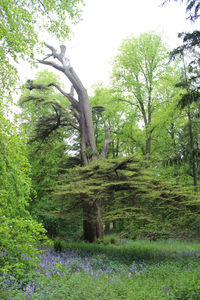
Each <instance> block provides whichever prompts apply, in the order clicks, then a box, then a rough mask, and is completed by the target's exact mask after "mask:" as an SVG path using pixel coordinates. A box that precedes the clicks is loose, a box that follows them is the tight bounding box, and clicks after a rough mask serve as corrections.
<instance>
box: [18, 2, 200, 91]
mask: <svg viewBox="0 0 200 300" xmlns="http://www.w3.org/2000/svg"><path fill="white" fill-rule="evenodd" d="M85 2H86V6H85V7H84V12H83V15H82V19H83V21H81V22H80V23H79V24H78V25H76V27H75V29H74V36H73V37H72V39H71V41H66V43H65V44H66V46H67V48H68V49H67V56H68V57H69V59H70V61H71V65H72V66H73V68H74V69H75V71H76V73H77V74H78V75H79V77H80V78H81V80H82V82H83V84H84V85H85V87H86V88H90V87H91V86H92V85H93V84H95V83H97V82H104V83H105V84H108V83H109V74H110V71H111V61H112V58H113V57H114V56H115V55H116V51H117V48H118V47H119V46H120V44H121V43H122V41H123V39H124V38H126V37H130V36H138V35H139V34H140V33H142V32H147V31H152V30H155V31H156V32H158V33H161V34H162V35H163V37H164V39H165V41H166V42H167V43H168V45H169V46H170V47H171V48H173V47H176V46H177V45H178V43H180V42H181V40H179V39H178V38H177V34H178V32H182V31H189V30H193V29H198V26H197V23H195V24H194V25H192V24H191V22H190V21H189V20H188V21H187V20H186V14H185V6H184V5H183V4H182V5H181V4H179V3H176V2H173V1H171V2H170V3H168V4H167V5H165V6H164V7H161V3H162V0H85ZM47 42H49V43H51V44H52V41H47ZM54 46H55V47H56V46H57V45H54ZM49 70H51V71H52V69H50V68H49ZM27 71H28V70H27ZM23 74H24V70H23ZM26 77H27V78H30V77H33V76H30V74H28V75H27V76H26Z"/></svg>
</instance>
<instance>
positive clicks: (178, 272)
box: [0, 236, 200, 300]
mask: <svg viewBox="0 0 200 300" xmlns="http://www.w3.org/2000/svg"><path fill="white" fill-rule="evenodd" d="M56 250H57V251H56ZM58 250H59V251H58ZM199 258H200V244H199V243H198V242H186V241H178V240H174V239H168V240H158V241H148V240H135V241H124V240H120V239H117V237H115V236H114V237H113V236H108V237H105V240H104V243H103V244H89V243H85V242H66V241H58V240H56V241H55V242H54V248H53V247H52V248H49V249H45V250H44V251H43V252H42V253H41V254H40V262H38V263H37V267H36V268H35V269H33V270H32V271H31V272H29V273H27V274H24V275H23V276H22V277H21V278H20V277H19V278H17V277H14V276H9V275H2V276H1V283H0V299H13V300H17V299H22V300H23V299H24V300H25V299H46V300H47V299H70V300H71V299H81V300H84V299H85V300H86V299H87V300H88V299H113V300H114V299H130V300H131V299H148V300H149V299H159V300H161V299H182V300H183V299H200V266H199ZM27 259H29V258H28V257H27Z"/></svg>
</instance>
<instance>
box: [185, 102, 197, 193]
mask: <svg viewBox="0 0 200 300" xmlns="http://www.w3.org/2000/svg"><path fill="white" fill-rule="evenodd" d="M187 115H188V130H189V136H190V148H191V164H192V176H193V185H194V191H195V193H197V168H196V161H195V149H194V138H193V130H192V119H191V112H190V106H189V105H188V111H187Z"/></svg>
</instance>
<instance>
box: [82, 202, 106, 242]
mask: <svg viewBox="0 0 200 300" xmlns="http://www.w3.org/2000/svg"><path fill="white" fill-rule="evenodd" d="M102 207H103V200H102V199H97V200H96V201H95V202H94V203H93V204H89V203H88V200H87V201H86V202H85V203H84V204H83V239H84V240H86V241H88V242H90V243H94V242H96V241H97V240H98V239H100V240H102V239H103V225H102Z"/></svg>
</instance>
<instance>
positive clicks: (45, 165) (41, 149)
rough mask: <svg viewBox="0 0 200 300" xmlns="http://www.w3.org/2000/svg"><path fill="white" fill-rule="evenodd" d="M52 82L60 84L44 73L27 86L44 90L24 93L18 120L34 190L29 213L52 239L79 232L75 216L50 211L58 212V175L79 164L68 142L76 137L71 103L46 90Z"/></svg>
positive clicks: (56, 93) (52, 76) (47, 73)
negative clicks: (55, 192)
mask: <svg viewBox="0 0 200 300" xmlns="http://www.w3.org/2000/svg"><path fill="white" fill-rule="evenodd" d="M51 82H55V83H57V84H60V83H59V78H57V77H56V76H55V75H54V74H53V73H51V72H47V71H43V72H39V73H38V74H37V75H36V78H35V80H34V81H28V82H27V83H26V85H25V87H27V88H28V87H29V88H30V84H32V85H33V84H34V85H36V86H40V87H41V88H40V89H33V90H29V89H25V90H24V91H23V93H22V96H21V98H20V99H19V105H20V106H21V108H22V113H21V114H20V116H19V119H20V122H21V127H22V128H23V129H24V132H26V136H27V139H28V140H29V143H28V147H27V156H28V159H29V161H30V164H31V179H32V185H33V190H34V191H35V194H34V193H32V194H31V198H32V201H31V202H30V206H29V211H30V212H31V214H32V215H33V216H34V217H35V218H37V220H39V221H40V222H42V223H43V224H44V226H45V228H46V229H47V232H48V235H49V236H55V235H57V234H61V235H63V234H65V233H66V232H67V233H68V234H69V233H70V230H71V228H72V227H73V231H74V232H77V231H78V230H79V224H77V226H75V224H74V223H73V222H72V221H71V220H72V219H73V216H69V217H67V218H62V217H60V216H57V215H56V214H52V213H50V212H51V211H54V212H56V211H57V210H58V209H59V204H58V203H57V201H56V200H55V197H54V195H53V191H54V188H55V186H56V184H57V183H56V182H57V180H58V177H59V175H60V174H62V173H65V172H66V170H67V169H68V168H72V167H73V166H74V164H75V165H76V164H79V163H80V161H79V159H78V158H77V159H76V157H75V158H71V156H70V155H69V154H68V151H69V149H70V150H71V149H72V147H71V145H68V139H69V138H70V137H71V135H75V134H74V131H73V130H71V129H70V128H69V126H68V120H69V116H68V115H69V113H70V107H69V104H68V103H67V102H66V99H65V98H64V97H63V96H62V95H61V94H59V93H58V92H57V91H55V90H54V88H53V87H48V88H47V87H46V85H48V84H49V83H51ZM74 144H76V143H74ZM47 153H48V155H47ZM61 206H62V204H61ZM78 219H79V218H78ZM73 225H74V226H73Z"/></svg>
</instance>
